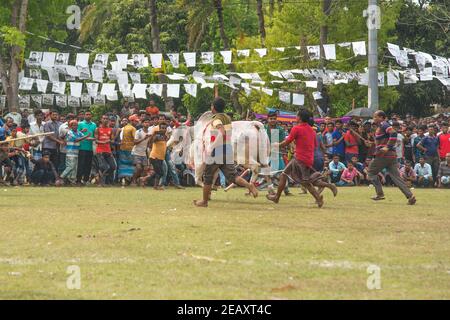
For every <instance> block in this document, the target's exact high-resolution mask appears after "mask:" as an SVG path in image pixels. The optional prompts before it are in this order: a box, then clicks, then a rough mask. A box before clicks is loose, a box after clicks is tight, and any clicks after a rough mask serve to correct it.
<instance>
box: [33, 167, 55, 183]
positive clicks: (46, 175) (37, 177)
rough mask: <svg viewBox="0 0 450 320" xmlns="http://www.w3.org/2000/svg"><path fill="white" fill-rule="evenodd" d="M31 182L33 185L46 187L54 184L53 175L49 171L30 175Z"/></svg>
mask: <svg viewBox="0 0 450 320" xmlns="http://www.w3.org/2000/svg"><path fill="white" fill-rule="evenodd" d="M31 181H32V182H33V183H34V184H41V185H46V184H50V183H53V182H55V175H54V174H53V172H52V171H51V170H43V169H41V170H37V171H33V173H32V174H31Z"/></svg>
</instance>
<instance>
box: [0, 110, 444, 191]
mask: <svg viewBox="0 0 450 320" xmlns="http://www.w3.org/2000/svg"><path fill="white" fill-rule="evenodd" d="M448 121H449V116H448V115H445V114H442V115H437V116H435V117H429V118H416V117H413V116H411V115H406V116H405V117H404V118H402V117H400V116H399V115H396V114H393V115H391V117H390V119H389V123H390V124H391V126H392V127H393V128H394V129H395V130H396V131H397V133H398V135H397V142H396V147H395V149H396V154H397V162H398V166H399V170H400V174H401V177H402V179H404V181H405V182H406V183H407V185H408V186H409V187H411V188H412V187H429V188H431V187H449V186H450V131H449V126H448ZM264 122H265V123H266V129H267V132H268V134H269V137H270V138H271V139H272V133H271V130H273V129H277V131H276V134H277V135H278V138H277V141H282V140H284V138H285V137H286V136H287V135H288V133H289V131H290V130H291V128H292V127H293V126H295V125H296V124H295V122H294V123H282V122H279V121H278V120H277V114H276V113H274V112H272V113H270V114H269V115H268V119H267V120H264ZM180 125H187V126H191V125H193V121H191V119H190V118H189V117H183V116H182V115H180V114H178V113H176V112H170V113H161V112H160V111H159V109H158V107H157V106H156V105H155V103H154V101H150V103H149V105H148V107H147V108H146V109H145V110H140V108H139V106H138V105H137V103H136V104H130V105H129V104H126V105H124V106H123V108H122V109H121V110H120V111H112V112H109V113H107V114H104V115H102V116H101V118H100V119H99V120H98V121H97V122H95V121H93V115H92V113H91V112H90V111H86V112H80V113H78V114H72V113H68V114H65V115H63V114H59V113H58V112H56V111H49V112H46V113H44V112H43V111H42V110H34V111H33V112H29V111H28V110H23V111H22V112H10V113H8V114H6V115H5V116H3V117H2V118H0V141H2V142H3V143H2V144H0V169H1V172H0V174H1V179H0V183H2V184H10V185H15V186H17V185H29V184H33V185H42V186H47V185H78V186H86V185H89V184H97V185H99V186H106V185H117V184H118V185H123V186H125V185H131V186H133V185H140V186H147V185H150V186H153V187H154V188H155V189H158V190H163V189H164V188H165V187H166V186H168V185H173V186H174V187H176V188H180V189H181V188H183V187H184V186H192V185H194V172H193V167H191V166H189V164H183V163H181V164H180V163H177V164H175V163H174V162H173V161H172V160H171V157H170V152H171V149H170V146H168V145H167V141H168V140H169V138H170V135H171V133H172V130H173V129H174V128H177V127H179V126H180ZM315 128H316V132H317V148H316V151H315V159H314V169H315V170H316V171H319V172H321V173H323V174H324V175H325V176H326V177H327V178H328V179H329V181H330V182H332V183H335V184H336V185H337V186H357V185H368V184H370V182H369V179H368V172H367V169H368V166H369V164H370V162H371V160H372V159H373V156H374V151H375V139H376V135H377V126H376V125H374V124H373V123H372V122H371V120H370V119H362V118H353V119H352V120H351V121H349V122H343V121H342V120H341V119H332V118H330V117H327V118H324V119H322V120H321V121H320V122H317V123H316V124H315ZM50 132H53V134H50V135H47V136H39V137H34V138H28V139H27V138H26V137H28V136H31V135H36V134H42V133H50ZM16 138H24V139H22V140H13V139H16ZM9 140H13V141H11V142H8V141H9ZM293 148H295V147H294V146H290V147H288V148H286V149H284V150H281V152H279V157H280V158H279V160H280V162H281V166H280V168H275V170H277V169H282V168H283V164H285V163H287V162H288V161H289V160H290V159H291V158H292V155H293V154H294V153H295V150H294V149H293ZM219 178H220V179H219V181H218V184H220V185H222V186H226V184H227V183H226V181H224V177H223V175H221V174H220V175H219ZM379 178H380V181H381V182H382V183H383V184H384V185H390V184H392V181H391V179H390V177H389V174H388V173H386V172H384V173H380V174H379ZM258 183H260V181H258ZM285 192H286V193H289V189H288V188H286V191H285Z"/></svg>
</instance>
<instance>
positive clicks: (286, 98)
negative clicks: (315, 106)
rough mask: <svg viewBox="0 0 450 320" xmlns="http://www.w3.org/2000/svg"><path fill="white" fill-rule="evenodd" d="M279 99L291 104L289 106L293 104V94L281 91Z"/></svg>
mask: <svg viewBox="0 0 450 320" xmlns="http://www.w3.org/2000/svg"><path fill="white" fill-rule="evenodd" d="M278 97H279V99H280V101H281V102H284V103H289V104H290V103H291V93H290V92H285V91H280V92H278Z"/></svg>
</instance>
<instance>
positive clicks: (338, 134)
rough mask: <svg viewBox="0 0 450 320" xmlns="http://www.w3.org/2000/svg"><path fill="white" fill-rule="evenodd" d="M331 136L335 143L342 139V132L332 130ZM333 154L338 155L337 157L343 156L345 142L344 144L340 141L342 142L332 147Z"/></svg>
mask: <svg viewBox="0 0 450 320" xmlns="http://www.w3.org/2000/svg"><path fill="white" fill-rule="evenodd" d="M331 136H332V137H333V140H336V141H337V140H339V139H340V138H342V132H340V131H338V130H334V131H333V133H332V135H331ZM333 154H338V155H341V156H343V155H344V154H345V142H344V139H342V141H341V142H340V143H339V144H337V145H335V146H333Z"/></svg>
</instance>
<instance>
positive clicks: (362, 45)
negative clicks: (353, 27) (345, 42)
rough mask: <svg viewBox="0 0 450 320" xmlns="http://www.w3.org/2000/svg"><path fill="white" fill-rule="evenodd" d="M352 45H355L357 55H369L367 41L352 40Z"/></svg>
mask: <svg viewBox="0 0 450 320" xmlns="http://www.w3.org/2000/svg"><path fill="white" fill-rule="evenodd" d="M352 47H353V53H354V54H355V56H365V55H367V52H366V42H365V41H357V42H352Z"/></svg>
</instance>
